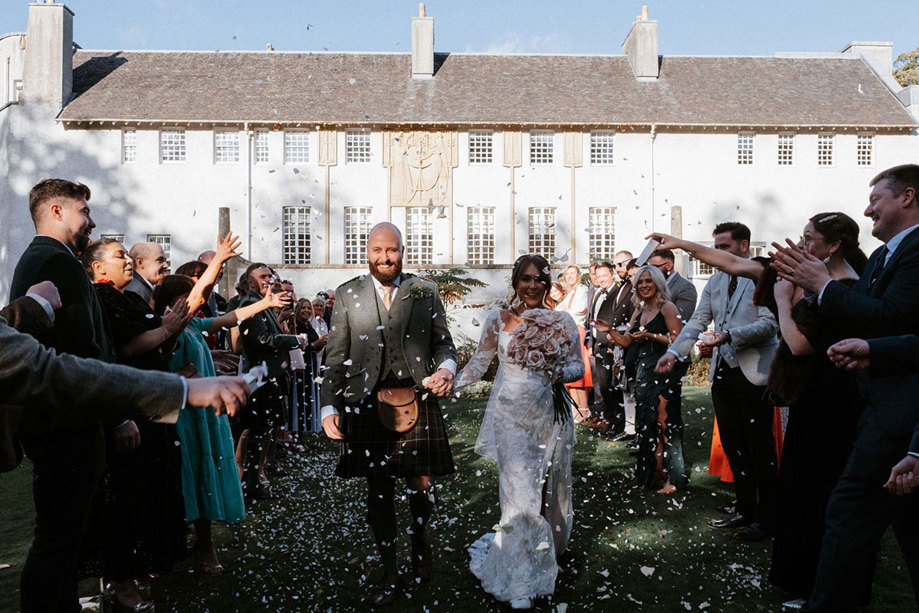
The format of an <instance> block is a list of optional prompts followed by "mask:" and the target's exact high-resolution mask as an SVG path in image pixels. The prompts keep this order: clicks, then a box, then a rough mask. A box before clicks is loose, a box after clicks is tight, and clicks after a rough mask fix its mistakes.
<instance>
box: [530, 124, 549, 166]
mask: <svg viewBox="0 0 919 613" xmlns="http://www.w3.org/2000/svg"><path fill="white" fill-rule="evenodd" d="M529 150H530V166H551V165H552V164H553V163H554V162H555V132H551V131H548V130H534V131H533V132H530V147H529Z"/></svg>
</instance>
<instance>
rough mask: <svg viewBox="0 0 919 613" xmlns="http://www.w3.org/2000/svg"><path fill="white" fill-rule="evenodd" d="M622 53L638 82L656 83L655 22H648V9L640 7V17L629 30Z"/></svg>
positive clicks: (657, 73) (657, 65) (657, 66)
mask: <svg viewBox="0 0 919 613" xmlns="http://www.w3.org/2000/svg"><path fill="white" fill-rule="evenodd" d="M622 52H623V53H624V54H625V55H626V56H628V58H629V64H631V66H632V72H633V73H634V74H635V78H636V79H638V80H639V81H656V80H657V78H658V77H659V76H660V64H659V62H658V57H657V22H656V21H649V20H648V7H647V6H643V7H641V15H639V16H638V17H636V18H635V23H633V24H632V29H631V30H629V34H628V36H626V37H625V42H624V43H622Z"/></svg>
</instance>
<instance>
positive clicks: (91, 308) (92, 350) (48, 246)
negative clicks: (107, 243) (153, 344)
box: [10, 236, 115, 436]
mask: <svg viewBox="0 0 919 613" xmlns="http://www.w3.org/2000/svg"><path fill="white" fill-rule="evenodd" d="M41 281H51V282H53V283H54V285H55V286H56V287H57V289H58V292H59V293H60V295H61V304H62V306H61V308H60V309H58V310H57V312H56V314H55V319H54V326H53V327H52V328H50V329H49V330H48V331H46V332H44V333H40V334H39V335H37V336H36V338H37V340H38V341H39V342H40V343H41V344H42V345H44V346H46V347H49V348H51V349H56V350H57V352H58V353H69V354H72V355H75V356H79V357H83V358H94V359H97V360H102V361H104V362H114V361H115V350H114V347H113V344H112V341H111V336H110V334H109V330H108V325H107V323H106V320H105V316H104V314H103V312H102V307H101V306H100V304H99V300H98V298H97V297H96V292H95V290H94V289H93V286H92V283H91V282H90V280H89V277H88V276H87V275H86V271H85V270H83V266H82V265H81V264H80V262H79V261H78V260H77V259H76V258H75V257H74V256H73V255H72V254H71V253H70V251H69V250H68V249H67V247H65V246H64V245H63V244H62V243H61V242H59V241H57V240H55V239H53V238H50V237H47V236H36V237H35V238H34V239H32V243H31V244H30V245H29V246H28V247H27V248H26V250H25V252H24V253H23V254H22V257H20V258H19V263H18V264H17V265H16V270H15V272H14V273H13V282H12V284H11V286H10V298H11V299H16V298H20V297H22V296H24V295H25V293H26V292H27V291H28V289H29V288H30V287H31V286H33V285H35V284H36V283H39V282H41ZM31 409H32V410H30V411H28V412H27V413H26V414H25V415H24V416H23V420H22V433H23V435H25V436H30V435H36V436H38V435H41V434H43V433H47V432H51V431H54V430H56V429H59V428H65V429H66V428H85V427H88V426H89V420H90V418H89V417H87V414H86V413H85V412H79V411H60V412H51V411H47V410H45V408H44V407H38V406H36V407H32V408H31Z"/></svg>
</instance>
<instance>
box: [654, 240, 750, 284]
mask: <svg viewBox="0 0 919 613" xmlns="http://www.w3.org/2000/svg"><path fill="white" fill-rule="evenodd" d="M645 238H647V239H654V240H656V241H658V242H659V243H660V246H659V247H658V248H657V249H655V251H662V250H664V249H682V250H683V251H685V252H686V253H688V254H689V255H691V256H692V257H693V258H695V259H697V260H699V261H700V262H705V263H706V264H708V265H709V266H714V267H715V268H718V269H720V270H722V271H724V272H726V273H728V274H729V275H737V276H738V277H747V278H748V279H753V280H754V281H759V277H760V275H762V274H763V265H762V264H760V263H758V262H756V261H754V260H750V259H747V258H741V257H738V256H736V255H734V254H732V253H728V252H727V251H720V250H718V249H715V248H713V247H706V246H705V245H700V244H699V243H694V242H692V241H688V240H684V239H682V238H677V237H675V236H671V235H669V234H662V233H660V232H652V233H651V234H649V235H648V236H646V237H645Z"/></svg>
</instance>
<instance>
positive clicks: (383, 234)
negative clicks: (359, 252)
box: [367, 222, 405, 285]
mask: <svg viewBox="0 0 919 613" xmlns="http://www.w3.org/2000/svg"><path fill="white" fill-rule="evenodd" d="M404 253H405V247H404V246H403V244H402V232H401V231H400V230H399V228H397V227H396V226H395V225H393V224H391V223H388V222H383V223H378V224H377V225H375V226H373V228H371V230H370V234H368V235H367V264H368V265H369V267H370V274H372V275H373V276H374V277H376V279H377V280H378V281H379V282H380V283H383V284H384V285H389V284H390V283H392V282H393V281H394V280H395V279H396V277H398V276H399V275H400V274H401V273H402V256H403V254H404Z"/></svg>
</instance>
